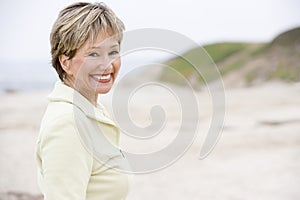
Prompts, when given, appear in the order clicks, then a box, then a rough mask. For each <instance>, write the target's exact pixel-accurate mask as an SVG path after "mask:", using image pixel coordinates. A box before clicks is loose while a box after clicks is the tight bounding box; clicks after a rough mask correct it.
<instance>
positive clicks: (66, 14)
mask: <svg viewBox="0 0 300 200" xmlns="http://www.w3.org/2000/svg"><path fill="white" fill-rule="evenodd" d="M124 30H125V26H124V24H123V22H122V21H121V20H120V19H119V18H118V17H117V16H116V15H115V13H114V12H113V11H112V10H111V9H110V8H109V7H107V6H106V5H105V4H104V3H94V4H92V3H85V2H78V3H74V4H72V5H70V6H68V7H66V8H64V9H63V10H61V11H60V13H59V15H58V18H57V20H56V21H55V23H54V25H53V27H52V30H51V34H50V43H51V55H52V66H53V67H54V68H55V70H56V72H57V73H58V76H59V78H60V80H62V81H63V79H64V75H65V71H64V70H63V68H62V66H61V64H60V62H59V56H61V55H66V56H67V57H69V59H71V58H73V57H74V56H75V54H76V51H77V50H78V49H79V48H80V47H81V46H82V45H83V44H84V43H85V42H86V41H87V40H90V41H91V42H93V41H94V40H95V39H96V38H97V36H98V34H99V33H100V32H101V31H105V32H106V33H108V32H109V34H110V35H114V36H116V37H117V40H118V42H119V43H121V41H122V37H123V31H124Z"/></svg>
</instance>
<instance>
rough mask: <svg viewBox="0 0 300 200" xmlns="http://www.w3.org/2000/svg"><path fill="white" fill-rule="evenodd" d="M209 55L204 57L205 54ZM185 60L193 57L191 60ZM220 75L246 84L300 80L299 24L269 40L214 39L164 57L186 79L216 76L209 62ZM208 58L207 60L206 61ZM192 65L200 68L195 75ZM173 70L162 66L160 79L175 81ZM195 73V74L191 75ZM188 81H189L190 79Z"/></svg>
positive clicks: (209, 79) (199, 80)
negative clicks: (221, 40) (199, 72)
mask: <svg viewBox="0 0 300 200" xmlns="http://www.w3.org/2000/svg"><path fill="white" fill-rule="evenodd" d="M204 50H205V51H206V52H207V54H209V56H210V57H211V60H210V61H209V58H208V57H207V54H206V53H205V51H204ZM189 60H194V61H195V62H194V63H193V64H191V63H189ZM212 61H213V62H214V63H215V64H216V66H217V67H218V69H219V71H220V73H221V75H222V76H223V77H226V76H227V75H230V74H236V75H235V77H236V78H238V79H242V80H243V81H245V82H246V83H247V84H254V83H260V82H264V81H268V80H274V79H278V80H283V81H287V82H296V81H300V28H296V29H292V30H290V31H287V32H284V33H282V34H280V35H279V36H277V37H276V38H274V40H273V41H271V42H269V43H232V42H226V43H216V44H209V45H205V46H203V47H199V48H196V49H191V50H189V51H187V52H185V53H184V54H183V55H182V56H180V57H175V58H173V59H170V60H168V61H166V62H165V63H164V64H167V65H168V66H170V67H171V68H173V69H174V70H176V71H177V72H178V73H180V74H181V75H183V76H184V77H185V78H187V79H188V80H190V81H192V80H193V81H194V84H195V79H196V82H197V83H198V84H199V82H200V83H201V82H203V77H205V79H206V81H211V80H213V79H214V78H215V77H216V76H215V74H214V73H213V71H212V70H211V68H212V66H213V63H212ZM208 62H211V63H208ZM194 66H196V67H197V68H198V69H201V72H202V73H201V75H202V77H201V76H199V75H197V72H196V70H195V67H194ZM176 77H177V76H176V74H174V73H172V71H170V70H163V71H162V74H161V75H160V80H162V81H167V82H172V83H178V80H177V78H176ZM195 77H196V78H195ZM193 81H192V82H193Z"/></svg>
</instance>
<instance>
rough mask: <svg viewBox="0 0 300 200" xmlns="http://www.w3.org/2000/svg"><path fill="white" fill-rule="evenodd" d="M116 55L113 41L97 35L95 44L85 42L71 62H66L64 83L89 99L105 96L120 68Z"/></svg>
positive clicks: (110, 38)
mask: <svg viewBox="0 0 300 200" xmlns="http://www.w3.org/2000/svg"><path fill="white" fill-rule="evenodd" d="M119 51H120V45H119V43H118V41H117V39H116V38H115V37H111V36H110V35H109V34H107V33H103V32H102V33H100V34H99V36H98V37H97V39H96V41H95V42H94V43H89V42H86V43H85V44H84V45H83V46H82V47H81V48H79V49H78V50H77V51H76V54H75V56H74V57H73V58H72V59H70V60H66V61H65V65H66V64H67V66H68V69H67V70H65V71H66V73H67V75H66V81H68V82H71V84H70V85H71V87H73V88H74V89H76V90H77V91H78V92H80V93H81V94H82V95H83V96H85V97H86V98H88V99H89V98H94V97H95V95H96V96H97V94H104V93H107V92H108V91H109V90H110V89H111V88H112V86H113V83H114V81H115V80H116V77H117V75H118V72H119V69H120V66H121V59H120V54H119ZM93 100H94V99H93Z"/></svg>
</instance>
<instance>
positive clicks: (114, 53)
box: [109, 51, 119, 55]
mask: <svg viewBox="0 0 300 200" xmlns="http://www.w3.org/2000/svg"><path fill="white" fill-rule="evenodd" d="M118 54H119V51H112V52H110V53H109V55H118Z"/></svg>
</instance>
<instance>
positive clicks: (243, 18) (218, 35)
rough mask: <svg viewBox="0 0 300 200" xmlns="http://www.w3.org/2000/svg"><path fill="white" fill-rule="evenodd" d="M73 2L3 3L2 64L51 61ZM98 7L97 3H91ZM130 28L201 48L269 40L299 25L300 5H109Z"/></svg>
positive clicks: (173, 0)
mask: <svg viewBox="0 0 300 200" xmlns="http://www.w3.org/2000/svg"><path fill="white" fill-rule="evenodd" d="M72 2H75V1H70V0H45V1H41V0H26V1H22V0H19V1H11V0H1V3H0V26H1V37H0V43H1V47H0V61H1V60H44V59H49V58H50V54H49V51H50V46H49V33H50V29H51V26H52V24H53V22H54V20H55V19H56V17H57V14H58V12H59V10H61V9H62V8H63V7H65V6H67V5H68V4H70V3H72ZM92 2H93V1H92ZM104 2H105V3H106V4H107V5H108V6H110V7H111V8H112V9H113V10H114V11H115V12H116V13H117V15H118V16H119V17H120V18H121V19H122V20H123V21H124V23H125V24H126V29H127V30H133V29H138V28H145V27H147V28H165V29H170V30H173V31H176V32H179V33H181V34H184V35H186V36H187V37H189V38H191V39H193V40H194V41H196V42H198V43H199V44H205V43H213V42H222V41H251V42H262V41H269V40H271V39H272V38H273V37H275V36H276V35H277V34H279V33H280V32H282V31H285V30H287V29H290V28H294V27H296V26H300V12H299V8H300V1H298V0H244V1H243V0H226V1H222V0H148V1H146V0H107V1H105V0H104Z"/></svg>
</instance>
